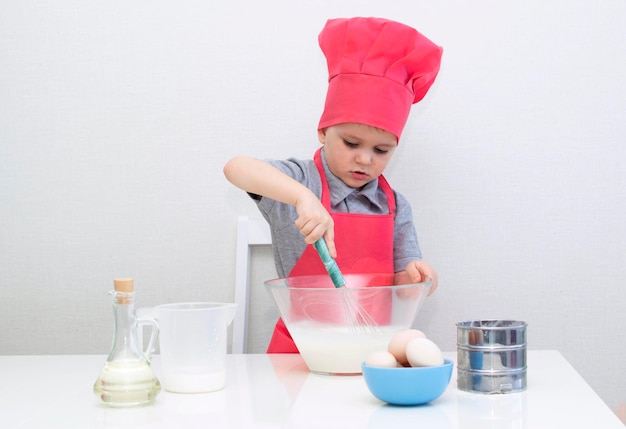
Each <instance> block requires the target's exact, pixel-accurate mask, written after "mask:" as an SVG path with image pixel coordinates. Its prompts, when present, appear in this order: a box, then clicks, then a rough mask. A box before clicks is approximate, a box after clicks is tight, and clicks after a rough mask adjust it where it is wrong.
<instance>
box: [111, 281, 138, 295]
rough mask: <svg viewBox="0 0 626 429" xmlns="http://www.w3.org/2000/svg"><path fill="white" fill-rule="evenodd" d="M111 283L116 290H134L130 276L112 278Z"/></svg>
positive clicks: (127, 291)
mask: <svg viewBox="0 0 626 429" xmlns="http://www.w3.org/2000/svg"><path fill="white" fill-rule="evenodd" d="M113 285H114V288H115V291H116V292H124V293H133V290H134V287H133V279H131V278H121V279H114V280H113Z"/></svg>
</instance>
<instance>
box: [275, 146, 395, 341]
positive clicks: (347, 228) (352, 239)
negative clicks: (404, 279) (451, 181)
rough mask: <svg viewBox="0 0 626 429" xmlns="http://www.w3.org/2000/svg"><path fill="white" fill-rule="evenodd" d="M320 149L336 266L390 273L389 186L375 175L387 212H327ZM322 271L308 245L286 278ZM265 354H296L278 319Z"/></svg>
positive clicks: (391, 213) (318, 161)
mask: <svg viewBox="0 0 626 429" xmlns="http://www.w3.org/2000/svg"><path fill="white" fill-rule="evenodd" d="M320 151H321V149H318V150H317V152H316V153H315V157H314V161H315V165H316V167H317V170H318V171H319V173H320V177H321V179H322V204H323V205H324V207H325V208H326V210H328V212H329V213H330V215H331V216H332V218H333V221H334V223H335V246H336V248H337V265H339V268H340V269H341V272H342V273H344V274H368V273H381V274H393V272H394V264H393V226H394V212H395V208H396V207H395V206H396V204H395V197H394V195H393V191H392V189H391V187H390V186H389V184H388V183H387V181H386V180H385V178H384V177H383V176H382V175H381V176H379V177H378V186H380V188H381V189H382V190H383V191H384V192H385V195H387V204H388V205H389V214H386V215H372V214H354V213H338V212H331V211H330V210H331V208H330V191H329V189H328V181H327V180H326V174H325V173H324V167H323V165H322V158H321V154H320ZM325 273H326V269H325V268H324V264H323V263H322V261H321V259H320V257H319V255H318V253H317V251H316V250H315V247H313V246H312V245H308V246H306V248H305V249H304V252H303V253H302V256H300V259H298V261H297V262H296V265H295V266H294V267H293V269H292V270H291V273H289V277H296V276H305V275H316V274H325ZM358 286H365V285H358ZM267 353H298V348H297V347H296V345H295V343H294V342H293V339H292V338H291V335H290V334H289V331H288V330H287V327H286V326H285V323H284V322H283V320H282V319H278V322H277V323H276V327H275V328H274V333H273V335H272V339H271V340H270V344H269V346H268V348H267Z"/></svg>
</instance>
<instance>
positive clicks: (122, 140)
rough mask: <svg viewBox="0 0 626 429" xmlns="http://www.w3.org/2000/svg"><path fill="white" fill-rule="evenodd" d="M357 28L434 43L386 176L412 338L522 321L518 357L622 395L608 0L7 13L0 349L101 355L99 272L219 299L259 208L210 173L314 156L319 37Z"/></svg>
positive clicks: (614, 79) (152, 6)
mask: <svg viewBox="0 0 626 429" xmlns="http://www.w3.org/2000/svg"><path fill="white" fill-rule="evenodd" d="M356 15H361V16H367V15H378V16H385V17H388V18H392V19H397V20H400V21H403V22H406V23H408V24H411V25H414V26H416V27H417V28H418V29H420V30H421V31H422V32H423V33H424V34H426V35H428V36H429V37H430V38H431V39H432V40H434V41H435V42H437V43H439V44H440V45H442V46H443V47H444V49H445V53H444V61H443V65H442V70H441V73H440V75H439V78H438V80H437V82H436V84H435V85H434V87H433V88H432V90H431V92H430V93H429V95H428V96H427V98H426V100H425V101H424V102H422V103H420V104H419V105H418V106H416V107H415V108H414V111H413V114H412V116H411V118H410V121H409V124H408V126H407V129H406V131H405V134H404V136H403V141H402V143H401V145H400V147H399V149H398V151H397V153H396V156H395V159H394V161H393V162H392V164H391V166H390V167H389V169H388V171H387V172H386V175H387V177H388V178H389V179H390V181H391V183H392V184H393V185H394V186H395V187H396V188H397V189H398V190H399V191H401V192H403V193H404V194H405V195H406V196H407V197H408V198H409V199H410V200H411V201H412V202H413V205H414V212H415V222H416V225H417V227H418V232H419V234H420V237H421V245H422V248H423V249H422V250H423V252H424V254H425V257H426V259H427V260H428V261H429V262H430V263H431V264H433V265H434V266H435V267H436V268H437V269H438V271H439V274H440V289H439V290H438V292H437V293H436V294H435V295H434V296H433V297H431V298H430V299H429V300H428V301H427V302H426V304H425V306H424V309H423V312H422V313H421V314H420V316H419V317H418V320H417V326H418V327H420V328H421V329H423V330H425V331H426V332H427V333H429V335H430V336H431V337H432V338H433V339H434V340H435V341H436V342H438V343H439V344H440V346H441V347H442V348H443V349H445V350H454V348H455V326H454V324H455V322H457V321H459V320H463V319H468V318H518V319H523V320H526V321H528V323H529V328H528V329H529V332H528V334H529V348H530V349H545V348H549V349H558V350H560V351H561V352H562V353H563V354H564V355H565V357H566V358H567V359H568V360H569V361H570V362H571V363H572V364H573V365H574V366H575V367H576V368H577V369H578V370H579V371H580V373H581V374H582V375H583V376H584V377H585V379H586V380H587V381H588V382H589V383H590V384H591V386H592V387H593V388H594V389H595V390H596V391H597V392H598V393H599V394H600V395H601V396H602V398H604V400H605V401H606V402H607V403H608V404H609V406H611V407H615V406H616V405H617V404H618V403H620V402H623V401H625V400H626V392H625V391H624V385H626V375H625V372H624V370H623V362H624V355H625V354H626V346H625V342H624V340H625V335H624V332H623V328H624V325H625V322H626V316H625V311H624V307H625V304H626V294H625V292H624V289H625V288H624V280H623V279H624V278H625V277H626V224H625V222H624V220H623V216H624V213H625V212H626V198H625V197H626V188H625V186H624V184H625V183H626V168H625V167H624V160H625V159H626V144H625V143H626V121H625V120H624V117H625V113H626V79H625V78H624V76H626V48H625V42H626V27H625V26H624V25H623V23H624V22H626V2H624V1H620V0H613V1H611V0H595V1H587V2H583V1H571V0H552V1H544V0H526V1H508V2H502V1H495V0H493V1H490V0H475V1H472V2H463V1H434V0H429V1H426V0H422V1H412V2H406V1H403V0H387V1H384V2H382V1H364V0H360V1H348V0H322V1H301V2H290V1H287V0H283V1H280V0H267V1H263V2H257V1H243V0H240V1H229V2H216V1H211V0H209V1H203V2H201V1H197V0H182V1H165V0H155V1H150V2H148V1H134V2H129V1H121V0H111V1H107V2H99V1H93V0H91V1H89V0H88V1H85V0H57V1H55V2H36V1H32V0H4V1H3V2H2V7H1V8H0V286H1V299H0V318H1V320H0V353H1V354H31V353H37V354H47V353H106V352H108V348H109V344H110V335H111V322H112V320H111V314H110V307H109V305H110V304H109V298H108V296H107V291H108V290H109V289H110V288H111V286H112V279H113V278H114V277H119V276H132V277H134V278H135V279H136V286H137V291H138V299H139V301H140V303H141V304H142V305H154V304H158V303H165V302H172V301H187V300H214V301H232V300H233V280H234V244H235V225H236V220H235V218H236V216H237V215H239V214H248V215H252V216H256V209H255V207H254V205H253V204H252V203H251V202H250V201H249V200H248V198H247V197H246V196H245V195H244V194H243V193H242V192H239V191H238V190H236V189H235V188H234V187H232V186H231V185H230V184H229V183H228V182H227V181H226V180H225V179H224V178H223V175H222V166H223V164H224V163H225V162H226V161H227V160H228V159H229V158H230V157H232V156H233V155H235V154H240V153H243V154H249V155H252V156H257V157H262V158H265V157H273V158H284V157H287V156H292V155H293V156H298V157H310V156H311V155H312V153H313V152H314V150H315V149H316V148H317V146H318V143H317V139H316V131H315V127H316V125H317V121H318V118H319V115H320V113H321V108H322V103H323V100H324V96H325V87H326V70H325V63H324V59H323V56H322V54H321V52H320V51H319V48H318V46H317V34H318V32H319V31H320V29H321V28H322V26H323V24H324V22H325V20H326V19H327V18H330V17H337V16H356ZM260 256H261V257H262V258H261V260H262V261H264V262H261V263H257V266H256V268H255V270H256V271H255V272H257V273H258V274H257V277H258V281H257V282H258V289H257V290H256V292H257V293H259V294H261V295H263V294H264V293H265V292H264V291H262V286H261V280H263V277H264V276H268V275H271V274H269V273H272V272H273V267H272V266H271V262H270V260H269V259H268V256H269V254H268V253H266V254H265V255H260ZM258 299H259V300H262V299H263V298H262V297H261V298H258ZM255 302H256V298H255ZM255 311H261V313H262V314H261V315H260V316H258V317H260V318H261V319H264V320H266V321H267V320H272V319H273V317H274V315H273V313H272V311H273V309H272V308H271V307H270V308H262V309H260V307H255ZM255 317H257V316H255ZM266 323H269V322H266ZM268 328H269V327H268ZM261 343H263V341H261ZM254 347H256V350H263V349H264V344H260V345H259V344H256V345H254ZM529 365H530V369H529V370H530V371H532V361H531V362H530V363H529Z"/></svg>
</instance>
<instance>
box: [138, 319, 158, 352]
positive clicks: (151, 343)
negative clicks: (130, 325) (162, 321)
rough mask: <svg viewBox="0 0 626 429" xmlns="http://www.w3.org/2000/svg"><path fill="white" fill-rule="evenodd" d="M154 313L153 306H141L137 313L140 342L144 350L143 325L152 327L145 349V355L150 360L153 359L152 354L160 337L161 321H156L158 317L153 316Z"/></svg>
mask: <svg viewBox="0 0 626 429" xmlns="http://www.w3.org/2000/svg"><path fill="white" fill-rule="evenodd" d="M152 313H154V309H152V308H141V309H139V310H138V314H137V337H138V338H139V344H140V345H141V348H142V350H143V344H144V341H143V327H144V326H148V327H150V339H149V340H148V345H147V347H146V349H145V350H143V355H144V356H145V357H146V359H147V360H148V362H150V361H151V360H152V355H153V354H154V351H155V349H156V343H157V339H158V338H159V323H158V322H157V321H156V318H154V317H151V316H152Z"/></svg>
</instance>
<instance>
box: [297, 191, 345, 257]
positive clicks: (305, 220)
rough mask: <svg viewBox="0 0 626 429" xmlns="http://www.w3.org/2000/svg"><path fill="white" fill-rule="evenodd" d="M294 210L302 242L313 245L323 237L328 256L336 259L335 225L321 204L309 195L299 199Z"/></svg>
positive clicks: (313, 195) (312, 195)
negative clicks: (296, 214)
mask: <svg viewBox="0 0 626 429" xmlns="http://www.w3.org/2000/svg"><path fill="white" fill-rule="evenodd" d="M295 208H296V212H297V213H298V218H297V219H296V222H295V224H296V227H297V228H298V230H299V231H300V234H302V236H303V237H304V241H305V242H306V243H307V244H313V243H315V242H316V241H317V240H318V239H319V238H320V237H324V240H325V241H326V245H327V246H328V251H329V253H330V256H332V257H333V258H336V257H337V249H336V248H335V224H334V222H333V218H332V217H331V216H330V214H329V213H328V211H327V210H326V209H325V208H324V206H323V205H322V202H321V201H320V200H319V199H318V198H317V197H316V196H315V194H313V193H311V194H310V195H306V196H304V197H303V198H301V199H299V200H298V201H297V202H296V204H295Z"/></svg>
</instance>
